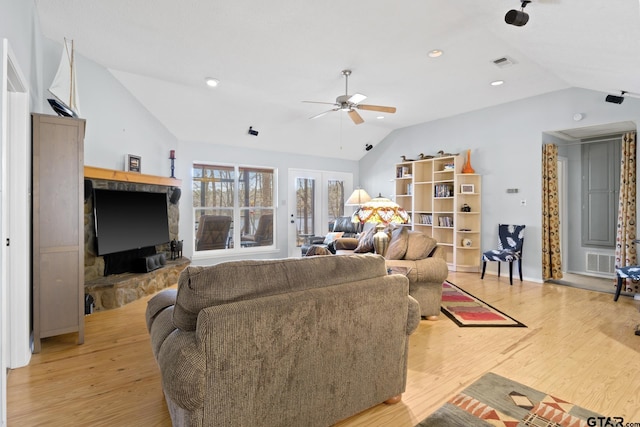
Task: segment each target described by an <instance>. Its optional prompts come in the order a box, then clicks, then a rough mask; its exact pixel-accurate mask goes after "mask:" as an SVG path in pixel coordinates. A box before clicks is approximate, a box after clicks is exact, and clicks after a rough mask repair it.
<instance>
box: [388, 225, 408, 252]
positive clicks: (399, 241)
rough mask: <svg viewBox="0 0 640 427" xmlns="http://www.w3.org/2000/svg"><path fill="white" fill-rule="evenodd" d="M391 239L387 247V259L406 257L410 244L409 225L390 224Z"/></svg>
mask: <svg viewBox="0 0 640 427" xmlns="http://www.w3.org/2000/svg"><path fill="white" fill-rule="evenodd" d="M389 228H390V230H391V240H390V241H389V248H388V249H387V255H386V256H385V258H386V259H404V256H405V254H406V253H407V246H408V244H409V232H408V231H407V227H403V226H401V225H400V226H398V225H395V226H390V227H389Z"/></svg>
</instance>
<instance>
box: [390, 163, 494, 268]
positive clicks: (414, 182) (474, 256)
mask: <svg viewBox="0 0 640 427" xmlns="http://www.w3.org/2000/svg"><path fill="white" fill-rule="evenodd" d="M463 166H464V159H463V158H462V156H447V157H436V158H433V159H423V160H416V161H413V162H402V163H398V164H396V166H395V169H396V177H395V199H396V203H397V204H399V205H400V206H402V207H403V208H404V209H405V210H406V211H407V212H409V214H410V215H411V221H412V223H411V229H412V230H416V231H420V232H422V233H424V234H426V235H428V236H430V237H433V238H434V239H436V240H437V241H438V244H439V245H440V246H441V247H442V248H443V249H444V253H445V258H446V261H447V265H448V266H449V270H451V271H467V272H478V271H480V257H481V255H482V253H481V245H480V236H481V233H480V231H481V230H480V228H481V207H482V203H481V197H480V195H481V177H480V175H478V174H466V173H462V167H463ZM463 206H464V207H465V209H464V210H463ZM467 207H468V208H467ZM467 209H469V210H470V211H469V212H466V210H467Z"/></svg>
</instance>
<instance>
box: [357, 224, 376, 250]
mask: <svg viewBox="0 0 640 427" xmlns="http://www.w3.org/2000/svg"><path fill="white" fill-rule="evenodd" d="M374 234H376V229H375V228H369V229H368V230H365V231H363V232H362V233H360V237H358V246H357V247H356V248H355V249H354V250H353V252H355V253H357V254H362V253H367V252H373V235H374Z"/></svg>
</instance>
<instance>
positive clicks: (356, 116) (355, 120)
mask: <svg viewBox="0 0 640 427" xmlns="http://www.w3.org/2000/svg"><path fill="white" fill-rule="evenodd" d="M347 114H349V117H351V120H353V123H355V124H357V125H359V124H360V123H364V120H362V117H360V114H358V112H357V111H356V110H349V112H348V113H347Z"/></svg>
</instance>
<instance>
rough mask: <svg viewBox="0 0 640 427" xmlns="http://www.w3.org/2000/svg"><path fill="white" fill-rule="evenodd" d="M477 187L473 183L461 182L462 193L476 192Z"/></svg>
mask: <svg viewBox="0 0 640 427" xmlns="http://www.w3.org/2000/svg"><path fill="white" fill-rule="evenodd" d="M474 192H475V187H474V185H473V184H460V194H469V193H474Z"/></svg>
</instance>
